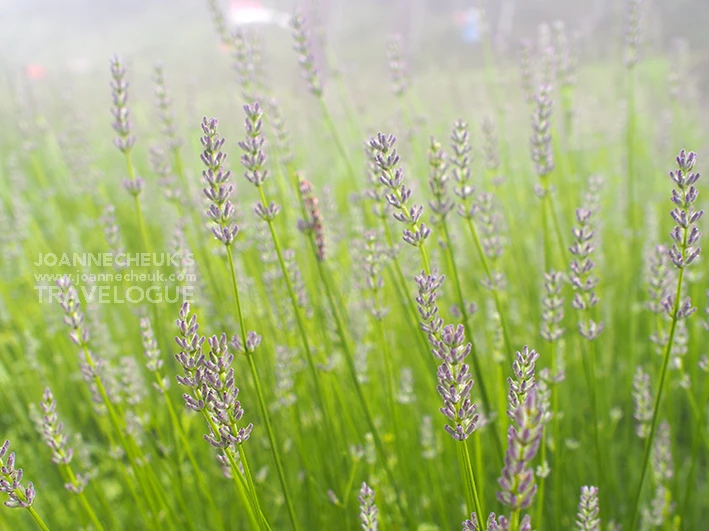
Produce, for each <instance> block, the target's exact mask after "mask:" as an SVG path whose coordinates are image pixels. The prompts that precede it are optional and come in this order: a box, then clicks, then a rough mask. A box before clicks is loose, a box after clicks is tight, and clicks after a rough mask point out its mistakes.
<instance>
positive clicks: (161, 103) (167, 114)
mask: <svg viewBox="0 0 709 531" xmlns="http://www.w3.org/2000/svg"><path fill="white" fill-rule="evenodd" d="M153 82H154V83H155V88H154V89H153V92H154V94H155V108H156V109H157V111H158V119H159V120H160V123H161V124H162V133H163V134H164V135H165V137H166V138H167V147H168V149H171V150H177V149H179V148H180V147H181V146H182V144H183V141H182V139H181V138H178V136H177V125H176V124H175V112H174V111H173V110H172V99H171V98H170V96H169V94H168V89H167V84H166V83H165V72H164V70H163V66H162V65H161V64H156V65H155V67H154V68H153Z"/></svg>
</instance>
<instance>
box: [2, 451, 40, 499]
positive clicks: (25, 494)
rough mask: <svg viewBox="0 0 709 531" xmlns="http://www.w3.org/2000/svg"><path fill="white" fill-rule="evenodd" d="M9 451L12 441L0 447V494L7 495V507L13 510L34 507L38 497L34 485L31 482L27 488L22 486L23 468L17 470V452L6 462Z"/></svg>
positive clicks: (12, 453) (11, 454)
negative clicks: (35, 499)
mask: <svg viewBox="0 0 709 531" xmlns="http://www.w3.org/2000/svg"><path fill="white" fill-rule="evenodd" d="M9 449H10V441H5V444H3V445H2V447H0V492H4V493H5V494H7V498H8V499H7V501H6V502H5V505H6V506H7V507H10V508H12V509H16V508H24V509H26V508H28V507H32V504H33V503H34V498H35V495H36V493H35V491H34V485H33V484H32V482H31V481H30V482H29V483H28V484H27V487H26V488H25V487H23V486H22V476H23V472H22V469H21V468H15V452H11V453H10V455H9V456H8V457H7V460H5V455H7V451H8V450H9Z"/></svg>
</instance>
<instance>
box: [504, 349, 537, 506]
mask: <svg viewBox="0 0 709 531" xmlns="http://www.w3.org/2000/svg"><path fill="white" fill-rule="evenodd" d="M538 358H539V355H538V354H537V353H536V352H535V351H534V350H530V349H529V348H528V347H526V346H525V347H524V349H523V350H522V352H517V359H516V360H515V362H514V364H513V370H514V374H515V377H516V378H515V379H512V378H509V379H508V382H509V384H510V393H509V409H508V411H507V415H508V416H509V417H510V419H512V425H511V426H510V427H509V429H508V431H507V444H508V446H507V453H506V454H505V466H504V468H503V469H502V475H501V477H500V478H499V479H498V483H499V484H500V487H501V488H502V490H501V491H498V493H497V499H498V500H499V501H500V503H503V504H505V505H507V506H508V507H511V508H512V509H514V510H520V509H526V508H527V507H529V506H530V505H531V504H532V500H533V499H534V495H535V494H536V492H537V486H536V485H535V484H534V472H533V470H532V468H531V462H532V460H533V459H534V456H535V455H536V454H537V450H539V445H540V443H541V438H542V428H543V425H542V418H543V416H544V411H542V408H541V407H540V404H539V401H538V398H537V389H536V383H535V381H534V366H535V362H536V360H537V359H538Z"/></svg>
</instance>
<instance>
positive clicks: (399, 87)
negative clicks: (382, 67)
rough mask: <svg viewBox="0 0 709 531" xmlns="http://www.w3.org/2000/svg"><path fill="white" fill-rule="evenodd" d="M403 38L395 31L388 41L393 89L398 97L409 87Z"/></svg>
mask: <svg viewBox="0 0 709 531" xmlns="http://www.w3.org/2000/svg"><path fill="white" fill-rule="evenodd" d="M403 42H404V40H403V38H402V36H401V35H400V34H398V33H395V34H393V35H391V36H390V37H389V40H388V41H387V61H388V62H389V75H390V76H391V91H392V93H393V94H394V96H396V97H397V98H400V97H402V96H403V95H404V94H405V93H406V89H407V88H408V87H409V79H408V76H407V74H406V61H405V60H404V55H403V51H402V47H403Z"/></svg>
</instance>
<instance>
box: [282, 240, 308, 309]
mask: <svg viewBox="0 0 709 531" xmlns="http://www.w3.org/2000/svg"><path fill="white" fill-rule="evenodd" d="M283 261H284V262H285V264H286V271H287V272H288V277H289V278H290V281H291V284H292V285H293V291H294V292H295V298H296V303H297V304H298V307H299V308H301V309H302V310H303V311H304V312H305V315H306V317H310V316H311V315H312V312H313V309H312V307H311V306H310V299H309V298H308V292H307V290H306V289H305V280H303V273H302V272H301V271H300V266H299V265H298V262H297V261H296V259H295V251H294V250H293V249H285V250H284V251H283ZM286 311H288V310H286Z"/></svg>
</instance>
